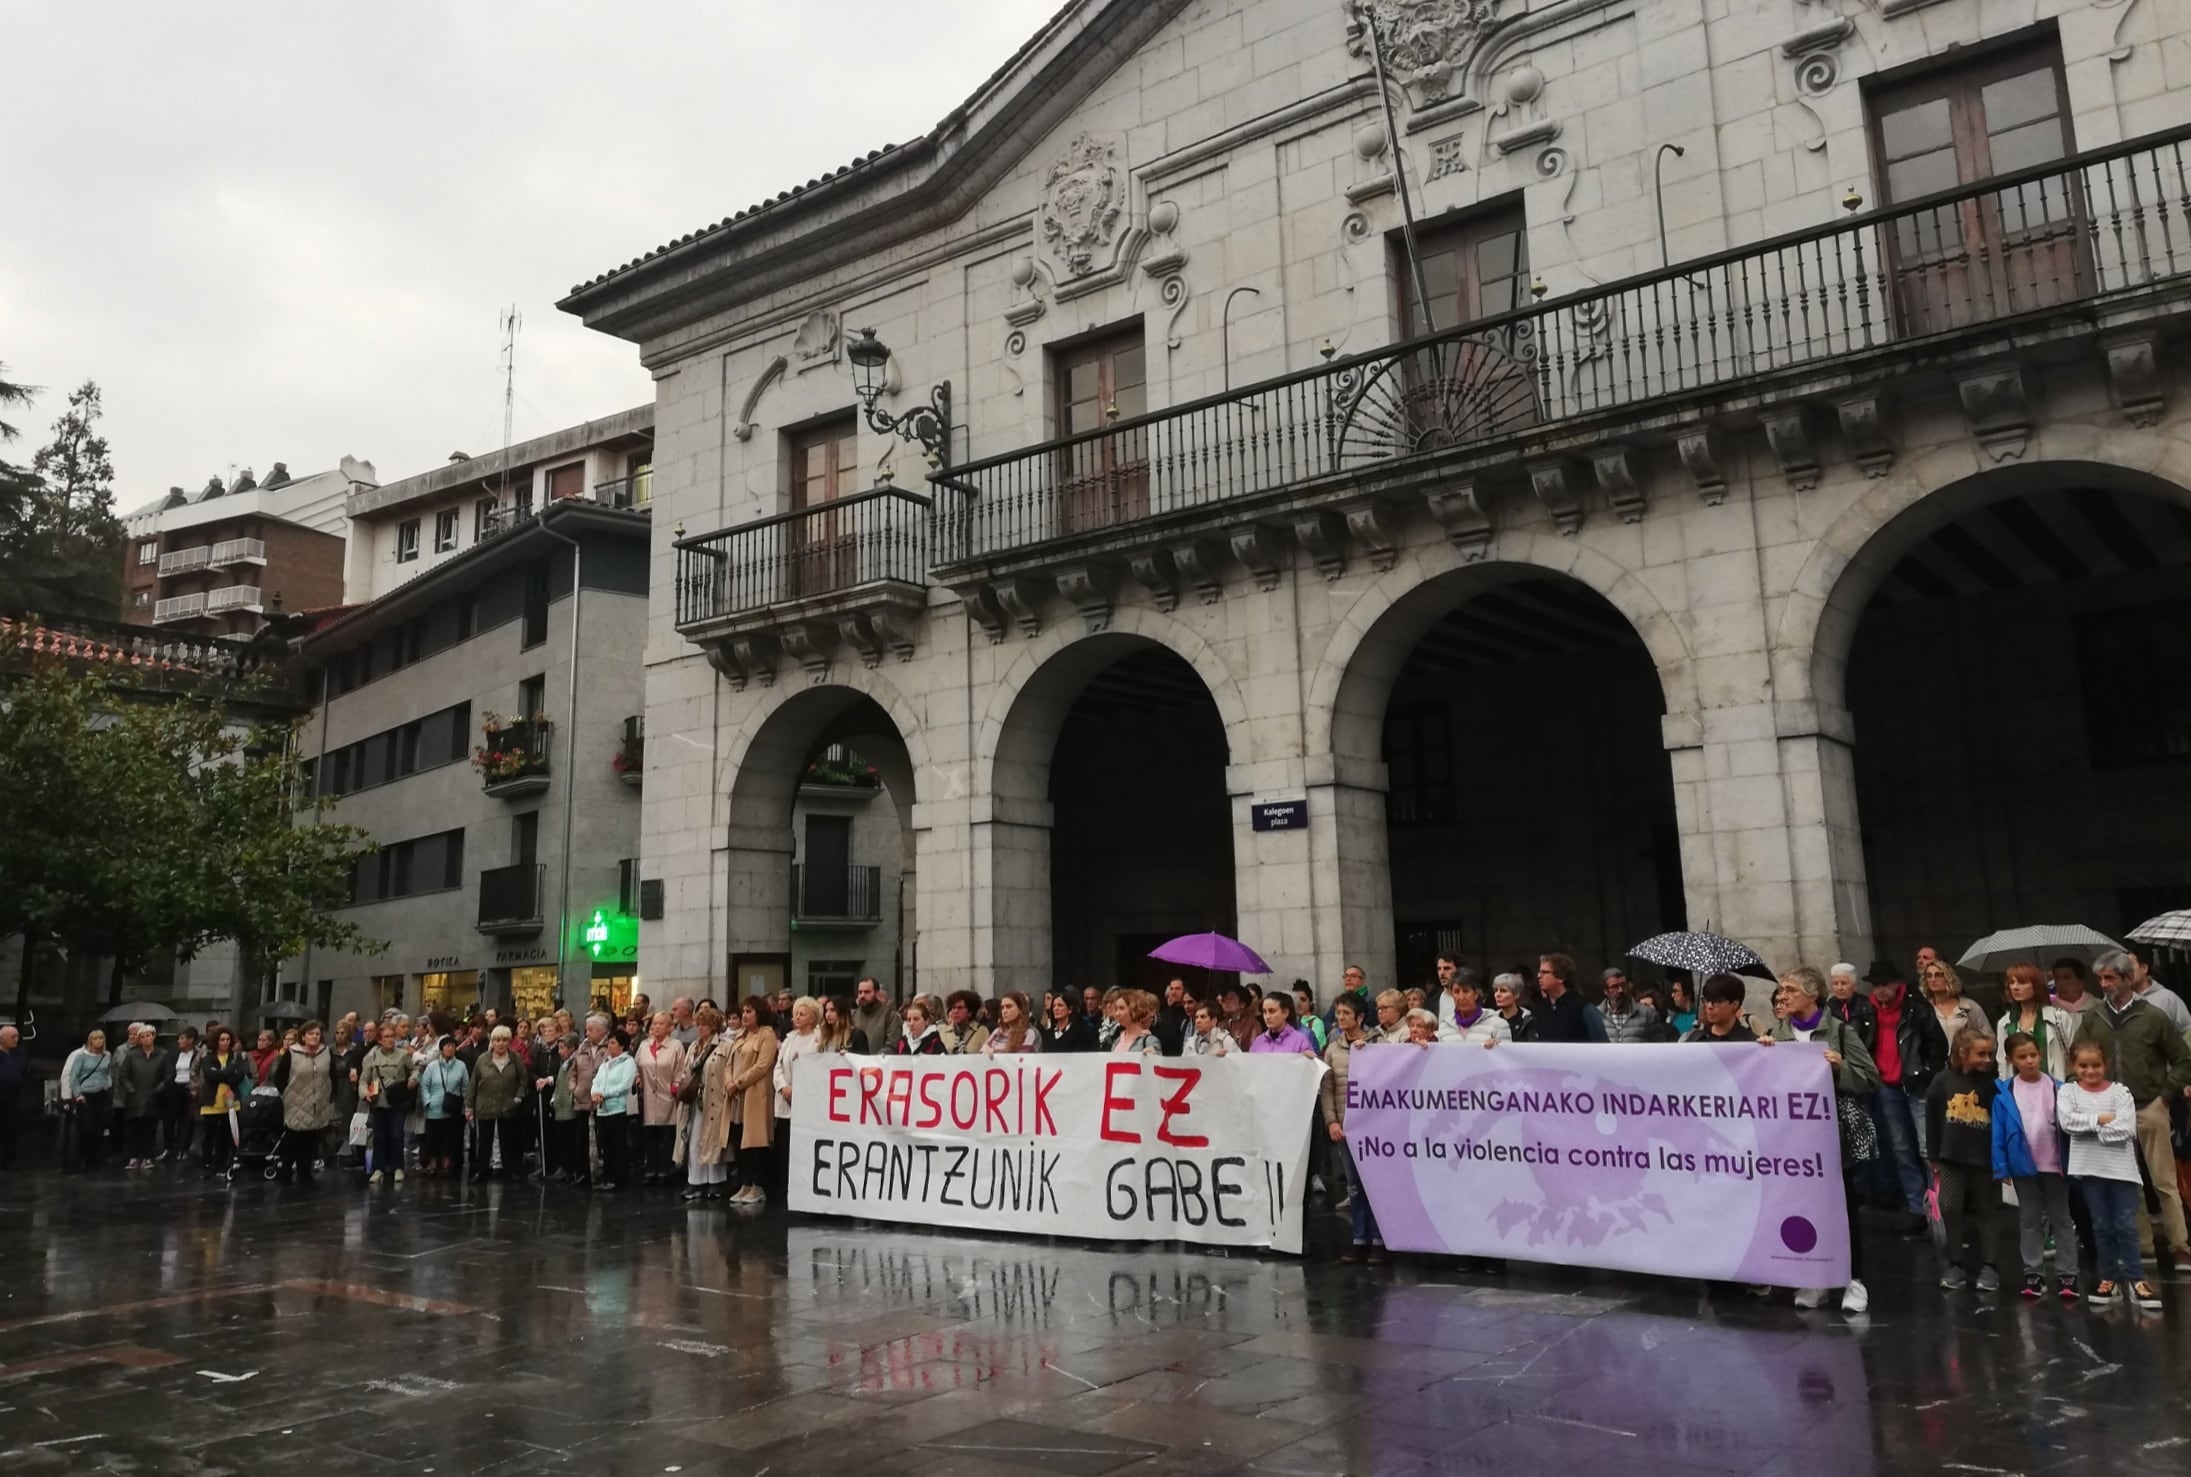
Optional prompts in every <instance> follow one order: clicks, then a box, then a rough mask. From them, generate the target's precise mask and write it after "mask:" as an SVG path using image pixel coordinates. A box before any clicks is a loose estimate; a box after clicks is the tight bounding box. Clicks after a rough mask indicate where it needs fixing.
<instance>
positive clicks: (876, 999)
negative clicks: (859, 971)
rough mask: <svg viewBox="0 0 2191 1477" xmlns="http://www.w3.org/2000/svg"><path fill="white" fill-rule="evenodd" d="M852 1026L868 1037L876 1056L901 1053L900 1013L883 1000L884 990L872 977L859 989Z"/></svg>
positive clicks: (853, 1002)
mask: <svg viewBox="0 0 2191 1477" xmlns="http://www.w3.org/2000/svg"><path fill="white" fill-rule="evenodd" d="M856 989H857V991H858V993H857V995H856V996H855V997H854V999H853V1001H852V1024H853V1025H855V1026H858V1027H859V1028H860V1030H861V1031H862V1032H864V1033H865V1034H866V1036H867V1049H868V1050H869V1051H871V1052H874V1053H875V1054H876V1055H877V1056H881V1055H884V1054H885V1053H888V1052H892V1051H896V1050H897V1049H898V1012H897V1011H896V1010H895V1009H893V1008H892V1007H891V1004H890V1002H889V1001H888V1000H885V999H884V998H883V993H882V986H881V985H879V984H877V983H875V977H874V976H873V975H869V976H868V977H867V978H866V979H864V980H861V981H860V982H859V984H858V986H857V987H856Z"/></svg>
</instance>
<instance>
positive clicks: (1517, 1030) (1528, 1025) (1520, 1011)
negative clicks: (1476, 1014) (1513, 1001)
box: [1401, 1005, 1542, 1041]
mask: <svg viewBox="0 0 2191 1477" xmlns="http://www.w3.org/2000/svg"><path fill="white" fill-rule="evenodd" d="M1506 1033H1507V1035H1509V1036H1511V1037H1513V1038H1514V1039H1515V1040H1516V1041H1537V1040H1540V1039H1542V1038H1540V1037H1539V1036H1538V1035H1537V1013H1536V1012H1535V1011H1533V1010H1531V1009H1530V1008H1529V1007H1528V1006H1526V1005H1517V1006H1515V1007H1514V1014H1513V1015H1512V1016H1511V1017H1508V1018H1506ZM1401 1039H1403V1040H1404V1039H1406V1038H1405V1037H1403V1038H1401Z"/></svg>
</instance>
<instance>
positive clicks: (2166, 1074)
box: [114, 999, 2191, 1108]
mask: <svg viewBox="0 0 2191 1477" xmlns="http://www.w3.org/2000/svg"><path fill="white" fill-rule="evenodd" d="M2087 1041H2090V1042H2093V1043H2095V1044H2096V1045H2098V1046H2099V1048H2100V1049H2101V1050H2102V1051H2104V1052H2106V1053H2107V1062H2108V1075H2109V1076H2111V1077H2113V1078H2114V1079H2115V1080H2116V1081H2117V1082H2120V1083H2121V1084H2122V1085H2123V1086H2125V1087H2127V1088H2129V1089H2130V1099H2131V1101H2132V1102H2134V1103H2136V1104H2137V1105H2138V1106H2139V1107H2141V1108H2142V1107H2144V1106H2145V1105H2146V1104H2147V1103H2150V1102H2152V1101H2153V1099H2155V1098H2157V1097H2174V1096H2176V1095H2177V1094H2178V1093H2179V1092H2181V1090H2182V1089H2184V1088H2186V1087H2191V1046H2187V1045H2185V1044H2184V1039H2183V1033H2182V1032H2180V1031H2178V1030H2177V1029H2176V1028H2175V1027H2174V1026H2172V1025H2170V1024H2169V1022H2168V1017H2167V1016H2165V1015H2162V1014H2161V1013H2160V1011H2159V1010H2157V1009H2155V1008H2154V1007H2153V1006H2152V1005H2151V1004H2149V1003H2148V1002H2146V1001H2144V1000H2139V999H2133V1000H2132V1001H2131V1002H2130V1008H2129V1009H2128V1010H2126V1011H2123V1012H2121V1013H2120V1014H2117V1012H2116V1010H2115V1008H2114V1007H2113V1006H2112V1005H2110V1004H2108V1003H2107V1002H2106V1001H2105V1000H2102V1001H2101V1002H2100V1003H2099V1004H2097V1005H2095V1006H2093V1007H2092V1008H2091V1009H2090V1010H2088V1011H2086V1012H2085V1013H2084V1014H2083V1015H2081V1016H2078V1017H2077V1039H2076V1041H2075V1042H2074V1043H2073V1045H2075V1046H2082V1045H2083V1044H2084V1043H2086V1042H2087ZM121 1082H122V1074H121V1071H120V1070H119V1069H118V1068H117V1070H116V1071H115V1074H114V1084H115V1088H116V1090H117V1092H119V1089H120V1087H121Z"/></svg>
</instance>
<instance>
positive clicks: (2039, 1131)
mask: <svg viewBox="0 0 2191 1477" xmlns="http://www.w3.org/2000/svg"><path fill="white" fill-rule="evenodd" d="M2003 1049H2004V1050H2005V1051H2007V1053H2008V1065H2009V1069H2010V1072H2011V1074H2012V1075H2011V1076H2010V1077H2009V1079H2008V1081H2006V1082H2004V1083H2003V1084H2001V1091H2000V1094H1999V1096H1997V1097H1996V1098H1995V1099H1994V1101H1993V1177H1994V1178H1995V1179H1997V1180H2005V1181H2007V1182H2008V1183H2010V1184H2012V1185H2014V1186H2015V1187H2016V1225H2017V1239H2018V1241H2019V1242H2020V1245H2019V1246H2018V1248H2017V1249H2018V1250H2019V1251H2020V1252H2022V1254H2023V1259H2024V1296H2025V1297H2027V1298H2037V1297H2044V1296H2045V1295H2046V1276H2045V1272H2044V1269H2043V1268H2042V1267H2041V1265H2040V1263H2041V1261H2042V1260H2043V1259H2044V1257H2045V1256H2046V1226H2047V1224H2048V1223H2051V1224H2052V1225H2053V1227H2054V1265H2055V1267H2056V1268H2057V1269H2058V1270H2060V1275H2058V1276H2057V1277H2056V1278H2055V1279H2054V1282H2055V1287H2056V1290H2057V1291H2059V1292H2060V1294H2061V1298H2062V1301H2063V1302H2065V1303H2073V1302H2075V1301H2076V1300H2077V1226H2076V1222H2075V1221H2074V1220H2072V1219H2071V1217H2070V1213H2069V1177H2068V1175H2067V1174H2066V1173H2064V1169H2065V1166H2066V1164H2067V1161H2068V1146H2067V1144H2066V1142H2065V1141H2064V1139H2063V1135H2062V1131H2061V1129H2060V1128H2059V1127H2057V1126H2056V1125H2055V1121H2054V1102H2055V1098H2056V1096H2057V1095H2058V1094H2059V1093H2060V1092H2061V1090H2062V1084H2061V1083H2059V1082H2057V1081H2055V1080H2054V1079H2053V1078H2052V1077H2049V1076H2048V1075H2047V1074H2046V1071H2045V1067H2044V1064H2043V1061H2042V1055H2041V1052H2040V1050H2039V1043H2038V1040H2037V1039H2036V1038H2034V1037H2032V1036H2029V1035H2027V1034H2025V1033H2024V1032H2022V1031H2018V1032H2017V1033H2015V1034H2014V1035H2012V1036H2010V1037H2009V1038H2008V1040H2007V1042H2006V1043H2004V1045H2003ZM2061 1269H2066V1270H2061Z"/></svg>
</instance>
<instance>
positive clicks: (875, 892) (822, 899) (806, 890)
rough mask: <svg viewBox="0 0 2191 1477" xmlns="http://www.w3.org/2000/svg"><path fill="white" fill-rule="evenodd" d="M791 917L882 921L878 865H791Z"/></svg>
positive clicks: (831, 920)
mask: <svg viewBox="0 0 2191 1477" xmlns="http://www.w3.org/2000/svg"><path fill="white" fill-rule="evenodd" d="M791 916H792V917H794V918H798V919H803V920H806V921H809V922H817V923H879V922H881V921H882V868H880V867H809V866H806V865H804V864H802V863H793V865H792V868H791Z"/></svg>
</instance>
